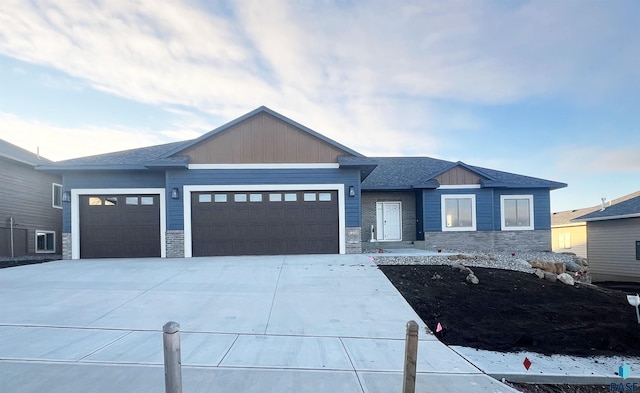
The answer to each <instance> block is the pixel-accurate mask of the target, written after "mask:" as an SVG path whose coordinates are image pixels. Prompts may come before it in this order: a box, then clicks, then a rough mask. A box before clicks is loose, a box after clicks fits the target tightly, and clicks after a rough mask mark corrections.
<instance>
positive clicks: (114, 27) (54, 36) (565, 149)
mask: <svg viewBox="0 0 640 393" xmlns="http://www.w3.org/2000/svg"><path fill="white" fill-rule="evenodd" d="M158 3H162V2H156V1H145V0H141V1H129V0H122V1H118V0H108V1H99V2H94V1H90V0H82V1H76V2H74V1H62V0H60V1H38V0H35V1H22V0H16V1H13V0H4V1H2V3H1V4H0V138H2V139H5V140H7V141H9V142H11V143H14V144H16V145H19V146H21V147H23V148H26V149H28V150H30V151H34V152H35V151H36V149H37V148H38V147H39V148H40V153H41V154H42V155H43V156H45V157H47V158H50V159H52V160H62V159H67V158H72V157H79V156H86V155H92V154H98V153H104V152H109V151H116V150H123V149H128V148H133V147H141V146H148V145H153V144H160V143H165V142H173V141H179V140H185V139H191V138H194V137H197V136H199V135H201V134H203V133H205V132H207V131H209V130H211V129H214V128H216V127H218V126H220V125H222V124H224V123H225V122H227V121H229V120H232V119H234V118H236V117H238V116H240V115H243V114H244V113H246V112H249V111H251V110H253V109H255V108H256V107H258V106H260V105H265V106H267V107H269V108H271V109H273V110H275V111H276V112H279V113H281V114H283V115H285V116H287V117H290V118H292V119H293V120H295V121H298V122H300V123H302V124H304V125H306V126H308V127H309V128H311V129H313V130H315V131H318V132H320V133H322V134H324V135H326V136H328V137H330V138H333V139H335V140H336V141H338V142H340V143H342V144H345V145H346V146H349V147H351V148H352V149H354V150H356V151H359V152H360V153H363V154H365V155H370V156H394V155H402V156H406V155H412V156H417V155H420V156H425V155H426V156H432V157H436V158H441V159H446V160H451V161H458V160H460V161H463V162H465V163H467V164H470V165H478V166H484V167H489V168H492V169H499V170H505V171H509V172H515V173H518V174H524V175H529V176H535V177H542V178H546V179H550V180H555V181H560V182H564V183H568V184H569V187H568V188H565V189H562V190H557V191H553V192H552V194H551V196H552V210H553V211H559V210H566V209H571V208H577V207H586V206H591V205H596V204H598V203H599V202H600V198H601V197H607V198H608V199H614V198H617V197H620V196H622V195H625V194H628V193H631V192H634V191H637V190H638V189H640V149H639V147H640V24H639V23H638V20H639V19H640V2H638V1H635V0H615V1H592V0H576V1H570V0H565V1H551V0H549V1H519V0H510V1H490V0H487V1H474V0H465V1H454V0H451V1H426V0H423V1H413V2H411V1H407V2H398V1H392V0H389V1H375V0H374V1H358V0H352V1H350V0H334V1H331V0H325V1H278V0H256V1H251V0H247V1H244V0H243V1H238V2H232V1H215V2H212V1H204V0H203V1H177V0H176V1H170V2H169V1H167V2H165V3H166V4H164V5H161V4H160V5H159V4H158Z"/></svg>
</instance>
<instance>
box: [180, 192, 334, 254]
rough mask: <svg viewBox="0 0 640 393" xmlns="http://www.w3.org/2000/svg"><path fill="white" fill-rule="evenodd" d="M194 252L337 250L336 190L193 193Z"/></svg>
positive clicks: (263, 252) (232, 252)
mask: <svg viewBox="0 0 640 393" xmlns="http://www.w3.org/2000/svg"><path fill="white" fill-rule="evenodd" d="M191 222H192V228H191V229H192V255H193V256H210V255H285V254H337V253H338V252H339V219H338V198H337V192H336V191H247V192H192V193H191Z"/></svg>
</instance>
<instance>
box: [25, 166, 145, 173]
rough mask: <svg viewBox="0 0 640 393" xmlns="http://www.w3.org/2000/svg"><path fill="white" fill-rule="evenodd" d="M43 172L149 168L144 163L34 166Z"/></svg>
mask: <svg viewBox="0 0 640 393" xmlns="http://www.w3.org/2000/svg"><path fill="white" fill-rule="evenodd" d="M35 169H36V170H38V171H43V172H66V171H114V170H125V171H127V170H149V168H148V167H147V166H145V165H131V164H127V165H38V166H36V168H35Z"/></svg>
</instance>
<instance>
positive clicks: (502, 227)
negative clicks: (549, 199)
mask: <svg viewBox="0 0 640 393" xmlns="http://www.w3.org/2000/svg"><path fill="white" fill-rule="evenodd" d="M505 199H528V200H529V225H528V226H526V227H508V226H506V225H505V224H506V223H505V218H506V217H505V214H504V200H505ZM534 212H535V209H534V208H533V195H500V230H502V231H533V230H534V229H535V225H534V222H533V217H534Z"/></svg>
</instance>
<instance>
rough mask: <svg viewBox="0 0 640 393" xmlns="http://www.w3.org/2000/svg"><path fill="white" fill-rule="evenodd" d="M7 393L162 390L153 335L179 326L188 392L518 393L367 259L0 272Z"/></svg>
mask: <svg viewBox="0 0 640 393" xmlns="http://www.w3.org/2000/svg"><path fill="white" fill-rule="evenodd" d="M0 310H1V313H0V385H2V390H3V391H8V392H34V393H35V392H43V391H47V392H52V393H57V392H60V393H62V392H64V393H67V392H106V391H127V392H160V391H164V369H163V366H162V364H163V352H162V326H163V325H164V324H165V323H166V322H167V321H170V320H173V321H177V322H178V323H180V325H181V339H182V365H183V370H182V372H183V387H184V389H183V391H184V392H185V393H196V392H233V391H236V392H292V391H295V392H331V393H334V392H384V393H389V392H401V390H402V378H401V377H402V368H403V363H402V362H403V352H404V336H405V325H406V322H407V321H408V320H411V319H413V320H416V321H417V322H418V323H419V324H420V326H421V333H420V345H419V351H418V356H419V361H418V372H419V375H418V379H417V381H418V382H417V384H418V389H417V391H432V392H460V391H466V392H514V391H515V390H513V389H511V388H509V387H507V386H505V385H502V384H500V383H498V382H497V381H495V380H494V379H492V378H490V377H488V376H486V375H484V374H482V373H481V372H480V371H479V370H478V369H477V368H475V367H474V366H473V365H471V364H470V363H468V362H467V361H466V360H464V359H463V358H462V357H460V356H459V355H457V354H456V353H455V352H453V351H452V350H451V349H449V348H447V347H446V346H445V345H443V344H441V343H440V342H439V341H437V340H436V339H435V337H434V336H433V335H432V334H430V333H428V332H427V331H426V328H424V323H423V322H422V321H420V319H419V317H418V316H417V315H416V314H415V312H414V311H413V310H412V309H411V307H409V305H408V304H407V303H406V302H405V300H404V299H403V298H402V296H401V295H400V294H399V293H398V291H397V290H396V289H395V288H394V287H393V286H392V285H391V283H390V282H389V281H388V280H387V279H386V277H385V276H384V275H383V274H382V272H381V271H380V270H378V269H377V267H376V266H375V264H373V263H372V262H371V261H370V260H369V257H367V256H364V255H322V256H319V255H313V256H286V257H284V256H268V257H216V258H191V259H111V260H82V261H59V262H50V263H46V264H42V265H30V266H22V267H15V268H8V269H0Z"/></svg>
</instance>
